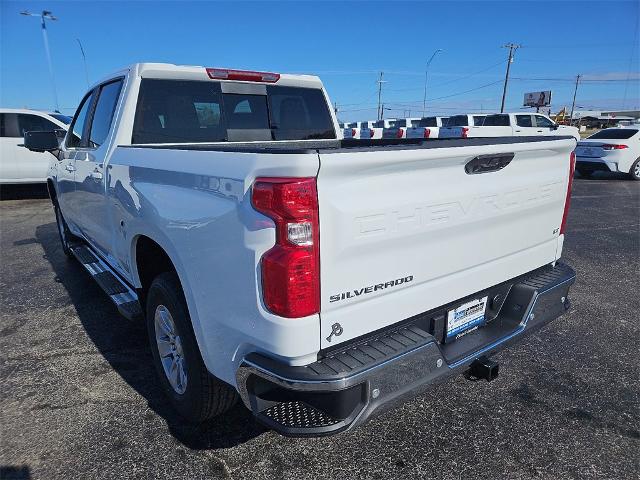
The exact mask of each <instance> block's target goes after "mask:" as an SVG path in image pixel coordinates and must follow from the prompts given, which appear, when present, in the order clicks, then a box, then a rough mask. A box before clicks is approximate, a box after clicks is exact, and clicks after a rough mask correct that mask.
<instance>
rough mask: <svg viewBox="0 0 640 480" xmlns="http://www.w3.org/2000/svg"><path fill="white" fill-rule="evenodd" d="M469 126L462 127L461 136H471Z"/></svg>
mask: <svg viewBox="0 0 640 480" xmlns="http://www.w3.org/2000/svg"><path fill="white" fill-rule="evenodd" d="M468 135H469V128H468V127H462V136H461V138H469V137H468Z"/></svg>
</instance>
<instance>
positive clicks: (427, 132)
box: [424, 128, 431, 138]
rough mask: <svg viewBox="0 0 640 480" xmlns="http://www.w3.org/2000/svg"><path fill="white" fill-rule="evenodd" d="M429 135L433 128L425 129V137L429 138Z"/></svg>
mask: <svg viewBox="0 0 640 480" xmlns="http://www.w3.org/2000/svg"><path fill="white" fill-rule="evenodd" d="M429 135H431V130H429V129H428V128H425V129H424V138H429Z"/></svg>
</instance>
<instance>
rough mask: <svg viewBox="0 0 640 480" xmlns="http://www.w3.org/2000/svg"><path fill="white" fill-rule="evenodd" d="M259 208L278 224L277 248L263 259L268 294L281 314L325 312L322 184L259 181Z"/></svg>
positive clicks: (268, 302) (293, 180)
mask: <svg viewBox="0 0 640 480" xmlns="http://www.w3.org/2000/svg"><path fill="white" fill-rule="evenodd" d="M251 200H252V203H253V206H254V208H255V209H256V210H257V211H259V212H260V213H263V214H264V215H266V216H267V217H269V218H271V219H272V220H273V221H274V222H275V224H276V243H275V245H274V246H273V247H272V248H271V249H270V250H269V251H267V252H266V253H265V254H264V255H263V256H262V260H261V270H262V295H263V300H264V304H265V306H266V307H267V309H268V310H269V311H271V312H273V313H275V314H276V315H280V316H282V317H288V318H300V317H306V316H308V315H313V314H315V313H318V312H319V311H320V245H319V220H318V191H317V188H316V179H315V178H314V177H311V178H278V177H273V178H272V177H265V178H257V179H256V181H255V183H254V184H253V189H252V192H251Z"/></svg>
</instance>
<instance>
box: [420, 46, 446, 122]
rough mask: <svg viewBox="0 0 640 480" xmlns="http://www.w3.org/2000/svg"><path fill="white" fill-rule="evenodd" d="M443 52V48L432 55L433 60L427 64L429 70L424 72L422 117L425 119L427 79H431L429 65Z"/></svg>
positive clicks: (426, 69)
mask: <svg viewBox="0 0 640 480" xmlns="http://www.w3.org/2000/svg"><path fill="white" fill-rule="evenodd" d="M442 51H443V50H442V49H441V48H439V49H437V50H436V51H435V52H433V55H431V58H430V59H429V61H428V62H427V68H425V70H424V100H423V101H422V116H423V117H424V116H425V112H426V111H427V79H428V78H429V65H431V62H432V61H433V59H434V58H435V56H436V55H437V54H439V53H440V52H442Z"/></svg>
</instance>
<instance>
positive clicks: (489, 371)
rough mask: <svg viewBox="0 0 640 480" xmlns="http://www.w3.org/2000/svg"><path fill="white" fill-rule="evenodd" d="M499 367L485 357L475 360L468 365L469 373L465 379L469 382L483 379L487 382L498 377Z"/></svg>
mask: <svg viewBox="0 0 640 480" xmlns="http://www.w3.org/2000/svg"><path fill="white" fill-rule="evenodd" d="M499 370H500V365H499V364H498V362H495V361H493V360H490V359H488V358H487V357H481V358H477V359H476V360H474V361H473V363H472V364H471V365H469V371H468V372H467V375H466V377H467V378H468V379H469V380H480V379H483V378H484V379H485V380H486V381H487V382H490V381H491V380H494V379H496V378H497V377H498V371H499Z"/></svg>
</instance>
